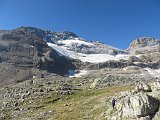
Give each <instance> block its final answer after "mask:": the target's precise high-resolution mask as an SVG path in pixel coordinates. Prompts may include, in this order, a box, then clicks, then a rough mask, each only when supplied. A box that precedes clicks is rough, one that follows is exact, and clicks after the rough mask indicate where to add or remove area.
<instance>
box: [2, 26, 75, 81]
mask: <svg viewBox="0 0 160 120" xmlns="http://www.w3.org/2000/svg"><path fill="white" fill-rule="evenodd" d="M0 32H1V31H0ZM0 66H1V67H0V71H1V72H0V82H4V83H10V82H14V81H15V80H19V81H21V80H24V79H28V78H30V77H32V70H31V69H32V68H36V69H42V70H47V71H49V72H56V73H59V74H64V73H65V72H67V71H68V69H74V65H73V64H72V63H71V60H70V59H67V58H65V57H63V56H62V57H59V55H58V54H57V52H56V51H55V50H53V49H51V48H50V47H49V46H48V45H47V43H46V42H45V41H44V40H42V39H41V38H40V37H38V36H36V35H35V34H32V33H30V32H26V30H23V29H16V30H12V31H8V32H7V31H5V32H1V34H0ZM22 71H24V72H22ZM27 71H28V72H27ZM23 75H24V76H25V77H22V76H23ZM19 76H20V77H19Z"/></svg>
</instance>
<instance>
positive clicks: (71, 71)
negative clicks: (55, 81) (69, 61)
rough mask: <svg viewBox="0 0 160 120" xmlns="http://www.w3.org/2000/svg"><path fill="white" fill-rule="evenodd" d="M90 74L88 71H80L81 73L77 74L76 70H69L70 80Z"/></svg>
mask: <svg viewBox="0 0 160 120" xmlns="http://www.w3.org/2000/svg"><path fill="white" fill-rule="evenodd" d="M87 74H88V71H86V70H80V71H79V72H76V71H75V70H69V71H68V75H69V77H70V78H73V77H82V76H84V75H87Z"/></svg>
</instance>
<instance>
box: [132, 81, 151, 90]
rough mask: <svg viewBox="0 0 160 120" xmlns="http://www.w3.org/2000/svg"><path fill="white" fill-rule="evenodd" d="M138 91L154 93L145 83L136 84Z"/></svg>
mask: <svg viewBox="0 0 160 120" xmlns="http://www.w3.org/2000/svg"><path fill="white" fill-rule="evenodd" d="M135 90H136V91H144V92H152V89H151V87H150V86H149V85H148V84H147V83H144V82H138V83H136V87H135Z"/></svg>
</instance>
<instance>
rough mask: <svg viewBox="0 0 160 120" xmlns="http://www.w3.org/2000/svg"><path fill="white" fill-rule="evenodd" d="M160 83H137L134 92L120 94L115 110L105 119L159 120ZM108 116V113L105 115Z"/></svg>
mask: <svg viewBox="0 0 160 120" xmlns="http://www.w3.org/2000/svg"><path fill="white" fill-rule="evenodd" d="M159 97H160V81H157V82H154V83H149V84H147V83H143V82H142V83H138V84H137V85H136V87H135V89H134V90H132V91H127V92H122V93H121V95H120V96H119V97H118V98H117V105H116V109H114V110H111V111H110V113H109V115H106V116H105V118H106V119H108V120H159V119H160V109H159V106H160V100H159ZM107 114H108V113H107Z"/></svg>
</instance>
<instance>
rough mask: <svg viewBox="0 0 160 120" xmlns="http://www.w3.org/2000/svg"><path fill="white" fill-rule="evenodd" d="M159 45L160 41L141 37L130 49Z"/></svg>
mask: <svg viewBox="0 0 160 120" xmlns="http://www.w3.org/2000/svg"><path fill="white" fill-rule="evenodd" d="M157 44H160V41H159V39H155V38H153V37H140V38H137V39H136V40H134V41H133V42H132V43H131V44H130V46H129V49H131V48H135V47H145V46H155V45H157Z"/></svg>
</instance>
